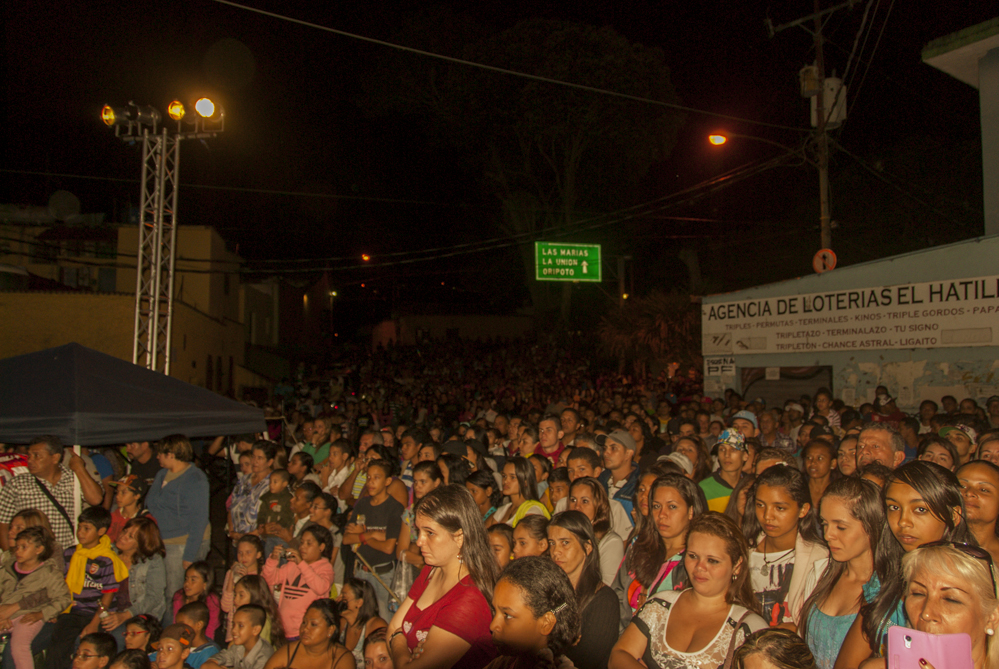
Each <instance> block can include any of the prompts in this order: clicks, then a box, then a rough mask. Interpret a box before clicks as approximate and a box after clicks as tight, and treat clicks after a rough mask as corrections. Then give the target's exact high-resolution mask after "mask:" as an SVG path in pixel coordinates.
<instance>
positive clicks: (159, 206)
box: [132, 128, 181, 375]
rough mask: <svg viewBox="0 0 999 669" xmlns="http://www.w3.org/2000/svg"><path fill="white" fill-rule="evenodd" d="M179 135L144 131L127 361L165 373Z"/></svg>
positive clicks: (168, 368)
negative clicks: (131, 333)
mask: <svg viewBox="0 0 999 669" xmlns="http://www.w3.org/2000/svg"><path fill="white" fill-rule="evenodd" d="M180 140H181V137H180V136H179V135H173V136H171V135H170V134H168V133H167V130H166V128H164V129H163V131H162V132H161V133H159V134H156V133H155V131H154V132H152V133H151V132H150V131H149V130H148V129H146V130H145V132H144V133H143V137H142V195H141V199H140V203H141V211H140V218H139V252H138V263H137V266H136V270H137V271H136V278H135V330H134V333H135V338H134V341H133V345H132V362H134V363H135V364H137V365H142V366H143V367H146V368H148V369H152V370H155V371H159V372H163V373H164V374H167V375H169V374H170V334H171V332H172V329H173V328H172V327H171V326H172V324H173V277H174V259H175V257H176V254H175V249H176V244H177V186H178V183H179V173H178V171H179V168H180Z"/></svg>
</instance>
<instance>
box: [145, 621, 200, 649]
mask: <svg viewBox="0 0 999 669" xmlns="http://www.w3.org/2000/svg"><path fill="white" fill-rule="evenodd" d="M163 639H175V640H177V641H179V642H180V643H181V644H182V645H184V646H188V647H190V645H191V643H192V642H193V641H194V630H193V629H191V627H190V626H189V625H184V624H182V623H174V624H173V625H167V627H166V629H165V630H163V631H162V632H160V639H159V641H157V642H155V643H154V644H153V648H154V649H156V650H159V648H160V644H161V643H162V642H163Z"/></svg>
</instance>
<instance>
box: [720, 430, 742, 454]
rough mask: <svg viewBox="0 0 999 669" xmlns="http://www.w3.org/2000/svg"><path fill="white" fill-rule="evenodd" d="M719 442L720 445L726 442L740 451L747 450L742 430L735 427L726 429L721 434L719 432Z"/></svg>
mask: <svg viewBox="0 0 999 669" xmlns="http://www.w3.org/2000/svg"><path fill="white" fill-rule="evenodd" d="M717 444H718V445H719V446H721V445H722V444H725V445H726V446H729V447H730V448H734V449H736V450H740V451H744V450H746V438H745V437H744V436H742V432H739V431H738V430H734V429H732V430H724V431H723V432H722V433H721V434H719V435H718V442H717Z"/></svg>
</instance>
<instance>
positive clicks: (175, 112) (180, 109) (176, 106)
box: [167, 100, 187, 121]
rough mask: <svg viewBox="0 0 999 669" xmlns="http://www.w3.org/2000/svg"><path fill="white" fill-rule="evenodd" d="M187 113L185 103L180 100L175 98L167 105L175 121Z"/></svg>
mask: <svg viewBox="0 0 999 669" xmlns="http://www.w3.org/2000/svg"><path fill="white" fill-rule="evenodd" d="M186 113H187V110H186V109H184V104H183V103H182V102H181V101H180V100H174V101H173V102H171V103H170V104H169V105H167V115H169V116H170V118H172V119H173V120H174V121H180V120H181V119H183V118H184V114H186Z"/></svg>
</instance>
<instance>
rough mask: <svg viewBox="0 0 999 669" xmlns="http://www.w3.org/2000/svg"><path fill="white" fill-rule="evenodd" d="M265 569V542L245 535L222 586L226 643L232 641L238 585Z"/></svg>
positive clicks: (240, 539) (241, 538)
mask: <svg viewBox="0 0 999 669" xmlns="http://www.w3.org/2000/svg"><path fill="white" fill-rule="evenodd" d="M263 568H264V542H263V541H261V540H260V537H258V536H257V535H255V534H245V535H243V536H242V537H240V538H239V541H237V542H236V562H234V563H233V565H232V566H231V567H230V568H229V570H228V571H227V572H226V573H225V581H224V582H223V585H222V610H223V611H225V612H226V614H228V615H226V621H225V641H226V643H229V642H230V641H232V618H233V615H232V614H233V613H234V612H235V611H236V609H237V608H239V607H237V606H233V593H234V592H235V589H236V584H237V583H239V581H240V579H242V578H243V577H244V576H253V575H257V574H260V572H261V571H262V570H263Z"/></svg>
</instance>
